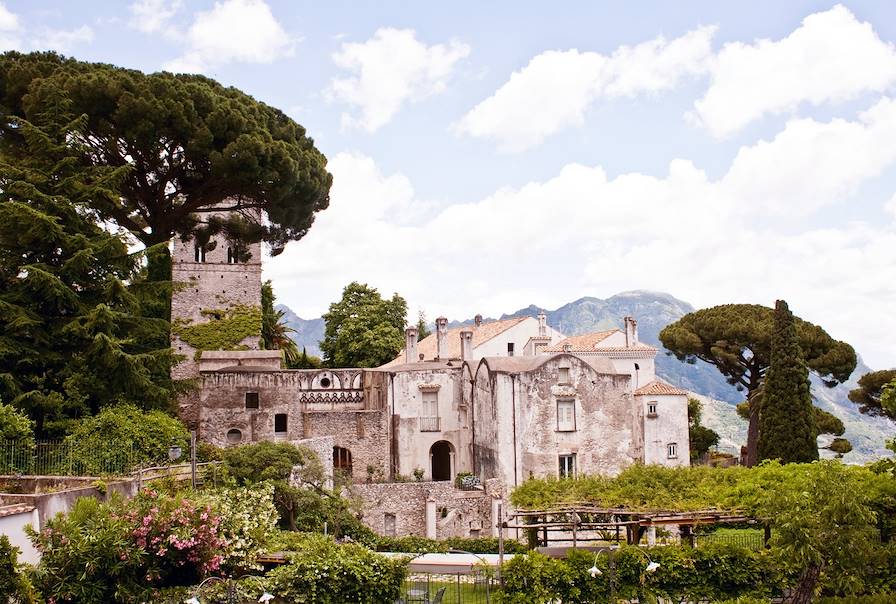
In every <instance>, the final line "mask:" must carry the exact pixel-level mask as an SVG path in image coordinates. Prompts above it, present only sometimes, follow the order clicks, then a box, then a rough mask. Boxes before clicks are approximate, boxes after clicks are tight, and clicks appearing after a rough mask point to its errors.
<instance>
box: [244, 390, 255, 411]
mask: <svg viewBox="0 0 896 604" xmlns="http://www.w3.org/2000/svg"><path fill="white" fill-rule="evenodd" d="M246 409H258V393H257V392H247V393H246Z"/></svg>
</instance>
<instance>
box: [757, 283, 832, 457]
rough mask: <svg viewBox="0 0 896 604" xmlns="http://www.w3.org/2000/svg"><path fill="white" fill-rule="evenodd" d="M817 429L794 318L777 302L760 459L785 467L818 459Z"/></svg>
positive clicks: (782, 303) (762, 424)
mask: <svg viewBox="0 0 896 604" xmlns="http://www.w3.org/2000/svg"><path fill="white" fill-rule="evenodd" d="M816 435H817V428H816V426H815V413H814V411H813V408H812V396H811V395H810V393H809V369H808V367H807V366H806V363H805V362H804V361H803V356H802V351H801V350H800V343H799V339H798V337H797V331H796V324H795V321H794V318H793V314H792V313H791V312H790V309H789V308H788V307H787V302H785V301H784V300H778V301H777V302H775V315H774V323H773V331H772V342H771V358H770V363H769V368H768V374H767V375H766V376H765V388H764V393H763V401H762V409H761V410H760V414H759V459H780V460H781V461H782V462H784V463H790V462H809V461H814V460H816V459H818V445H817V444H816V442H815V438H816Z"/></svg>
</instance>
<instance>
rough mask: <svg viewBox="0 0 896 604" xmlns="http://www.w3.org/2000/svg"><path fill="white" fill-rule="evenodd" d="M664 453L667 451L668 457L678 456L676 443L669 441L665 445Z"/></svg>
mask: <svg viewBox="0 0 896 604" xmlns="http://www.w3.org/2000/svg"><path fill="white" fill-rule="evenodd" d="M666 453H668V457H669V459H675V458H676V457H678V443H669V444H668V445H666Z"/></svg>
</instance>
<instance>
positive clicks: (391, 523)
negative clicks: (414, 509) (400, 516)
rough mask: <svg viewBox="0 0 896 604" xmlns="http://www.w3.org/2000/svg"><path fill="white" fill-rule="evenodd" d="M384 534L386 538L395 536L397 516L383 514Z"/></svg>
mask: <svg viewBox="0 0 896 604" xmlns="http://www.w3.org/2000/svg"><path fill="white" fill-rule="evenodd" d="M383 533H384V534H385V535H386V537H394V536H395V514H390V513H388V512H386V513H385V514H383Z"/></svg>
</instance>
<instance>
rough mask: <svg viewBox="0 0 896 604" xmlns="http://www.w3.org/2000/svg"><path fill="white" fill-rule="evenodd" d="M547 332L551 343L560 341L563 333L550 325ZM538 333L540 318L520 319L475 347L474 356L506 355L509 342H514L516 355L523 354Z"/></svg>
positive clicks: (479, 357) (476, 357)
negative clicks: (531, 339)
mask: <svg viewBox="0 0 896 604" xmlns="http://www.w3.org/2000/svg"><path fill="white" fill-rule="evenodd" d="M547 333H548V335H549V336H551V343H552V344H553V343H556V342H559V341H560V340H561V339H562V338H563V335H562V334H561V333H560V332H559V331H557V330H555V329H552V328H550V327H548V328H547ZM537 335H538V319H535V318H534V317H527V318H526V320H525V321H520V322H519V323H517V324H516V325H514V326H513V327H511V328H510V329H507V330H505V331H503V332H501V333H500V334H498V335H497V336H495V337H494V338H492V339H491V340H488V341H487V342H483V343H482V344H480V345H479V346H477V347H476V348H474V349H473V358H474V359H481V358H483V357H506V356H507V344H508V343H511V342H512V343H513V351H514V355H515V356H522V355H523V352H524V349H525V347H526V344H527V343H528V342H529V339H530V338H533V337H535V336H537Z"/></svg>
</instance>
